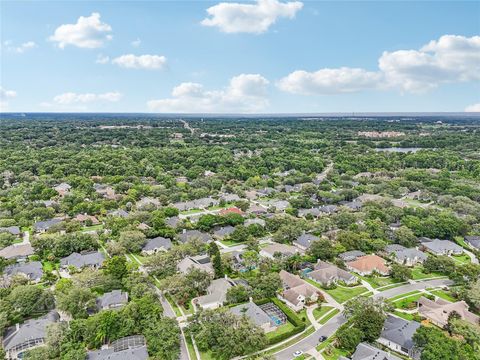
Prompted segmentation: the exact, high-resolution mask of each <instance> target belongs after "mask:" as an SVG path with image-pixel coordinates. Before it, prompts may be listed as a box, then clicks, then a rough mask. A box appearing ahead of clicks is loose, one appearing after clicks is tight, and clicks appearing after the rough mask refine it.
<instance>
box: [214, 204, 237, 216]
mask: <svg viewBox="0 0 480 360" xmlns="http://www.w3.org/2000/svg"><path fill="white" fill-rule="evenodd" d="M228 214H238V215H243V211H242V210H240V209H239V208H237V207H235V206H232V207H229V208H228V209H222V210H220V212H219V215H221V216H225V215H228Z"/></svg>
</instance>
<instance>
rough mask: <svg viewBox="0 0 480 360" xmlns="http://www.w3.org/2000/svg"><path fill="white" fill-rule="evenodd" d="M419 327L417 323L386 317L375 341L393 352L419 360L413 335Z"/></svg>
mask: <svg viewBox="0 0 480 360" xmlns="http://www.w3.org/2000/svg"><path fill="white" fill-rule="evenodd" d="M420 326H421V325H420V323H419V322H416V321H408V320H404V319H402V318H399V317H396V316H392V315H388V317H387V319H386V320H385V323H384V325H383V330H382V333H381V334H380V338H379V339H378V340H377V341H378V342H379V343H380V344H382V345H384V346H386V347H388V348H390V349H392V350H393V351H396V352H398V353H401V354H403V355H407V356H409V357H411V358H414V359H419V357H420V356H419V355H420V351H419V349H417V348H416V347H415V343H414V341H413V335H414V334H415V333H416V332H417V330H418V328H419V327H420Z"/></svg>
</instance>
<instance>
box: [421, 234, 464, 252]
mask: <svg viewBox="0 0 480 360" xmlns="http://www.w3.org/2000/svg"><path fill="white" fill-rule="evenodd" d="M421 247H422V248H423V249H424V250H426V251H428V252H429V253H432V254H434V255H461V254H462V253H463V248H462V247H461V246H459V245H457V244H455V243H454V242H452V241H450V240H439V239H435V240H431V239H427V238H423V241H422V244H421Z"/></svg>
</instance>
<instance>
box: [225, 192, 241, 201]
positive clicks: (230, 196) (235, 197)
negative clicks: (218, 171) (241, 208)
mask: <svg viewBox="0 0 480 360" xmlns="http://www.w3.org/2000/svg"><path fill="white" fill-rule="evenodd" d="M220 199H221V200H223V201H225V202H226V203H231V202H234V201H240V200H241V198H240V196H238V195H237V194H223V195H221V196H220Z"/></svg>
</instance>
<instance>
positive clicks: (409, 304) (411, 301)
mask: <svg viewBox="0 0 480 360" xmlns="http://www.w3.org/2000/svg"><path fill="white" fill-rule="evenodd" d="M422 296H423V294H422V293H418V294H415V295H410V296H408V297H406V298H405V299H401V300H397V301H394V302H393V305H394V306H395V307H396V308H397V309H412V308H414V307H415V306H416V302H417V300H418V299H420V298H421V297H422Z"/></svg>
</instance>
